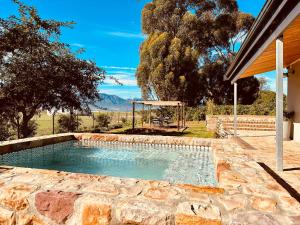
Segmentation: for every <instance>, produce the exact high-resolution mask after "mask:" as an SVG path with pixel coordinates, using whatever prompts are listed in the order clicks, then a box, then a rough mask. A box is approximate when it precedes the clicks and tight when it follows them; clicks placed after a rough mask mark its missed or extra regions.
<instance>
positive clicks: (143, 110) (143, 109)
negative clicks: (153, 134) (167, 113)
mask: <svg viewBox="0 0 300 225" xmlns="http://www.w3.org/2000/svg"><path fill="white" fill-rule="evenodd" d="M144 112H145V104H144V103H143V108H142V127H144Z"/></svg>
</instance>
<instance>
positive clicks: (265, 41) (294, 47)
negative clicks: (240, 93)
mask: <svg viewBox="0 0 300 225" xmlns="http://www.w3.org/2000/svg"><path fill="white" fill-rule="evenodd" d="M280 36H283V43H284V66H285V67H288V66H290V65H291V64H293V63H294V62H296V61H297V60H299V59H300V0H282V1H280V0H269V1H267V2H266V4H265V5H264V7H263V9H262V11H261V13H260V14H259V16H258V18H257V20H256V21H255V23H254V24H253V26H252V28H251V29H250V31H249V33H248V35H247V37H246V39H245V41H244V42H243V44H242V46H241V48H240V50H239V52H238V54H237V55H236V57H235V59H234V61H233V62H232V64H231V66H230V67H229V69H228V70H227V72H226V74H225V75H224V79H225V80H231V82H232V83H233V82H235V81H236V80H238V79H240V78H245V77H249V76H253V75H256V74H261V73H265V72H268V71H272V70H274V69H276V39H277V38H278V37H280Z"/></svg>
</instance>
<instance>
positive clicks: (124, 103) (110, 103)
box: [90, 93, 140, 112]
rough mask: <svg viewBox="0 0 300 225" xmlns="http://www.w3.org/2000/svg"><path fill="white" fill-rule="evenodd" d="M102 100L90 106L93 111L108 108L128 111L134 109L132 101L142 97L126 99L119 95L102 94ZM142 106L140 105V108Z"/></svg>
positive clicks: (109, 109)
mask: <svg viewBox="0 0 300 225" xmlns="http://www.w3.org/2000/svg"><path fill="white" fill-rule="evenodd" d="M100 98H101V99H100V100H99V101H97V102H96V103H95V104H94V106H90V107H91V109H92V111H98V110H107V111H120V112H128V111H131V110H132V104H131V102H132V101H133V100H140V99H124V98H121V97H119V96H117V95H109V94H104V93H101V94H100ZM139 108H140V107H139V106H138V109H139Z"/></svg>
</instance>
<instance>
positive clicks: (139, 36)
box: [106, 31, 145, 39]
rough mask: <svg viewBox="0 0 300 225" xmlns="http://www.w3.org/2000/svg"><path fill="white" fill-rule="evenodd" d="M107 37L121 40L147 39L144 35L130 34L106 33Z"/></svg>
mask: <svg viewBox="0 0 300 225" xmlns="http://www.w3.org/2000/svg"><path fill="white" fill-rule="evenodd" d="M106 34H107V35H110V36H114V37H121V38H137V39H145V35H144V34H142V33H128V32H120V31H114V32H106Z"/></svg>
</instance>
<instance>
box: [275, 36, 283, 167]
mask: <svg viewBox="0 0 300 225" xmlns="http://www.w3.org/2000/svg"><path fill="white" fill-rule="evenodd" d="M276 168H277V171H279V172H282V171H283V36H280V37H278V38H277V39H276Z"/></svg>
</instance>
